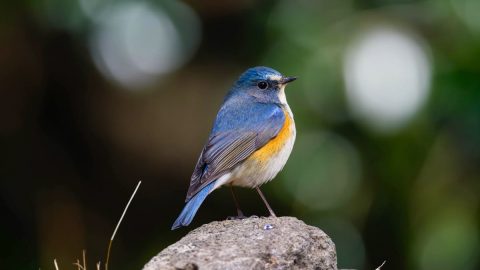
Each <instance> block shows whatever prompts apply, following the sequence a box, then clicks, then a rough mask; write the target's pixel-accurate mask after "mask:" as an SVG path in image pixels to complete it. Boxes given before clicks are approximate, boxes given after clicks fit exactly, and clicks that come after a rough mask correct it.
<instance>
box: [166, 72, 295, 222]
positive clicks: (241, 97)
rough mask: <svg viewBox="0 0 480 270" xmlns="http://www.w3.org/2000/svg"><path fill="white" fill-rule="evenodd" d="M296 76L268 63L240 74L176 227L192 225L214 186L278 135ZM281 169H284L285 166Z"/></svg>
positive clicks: (213, 129) (197, 166) (216, 121)
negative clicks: (288, 87) (288, 89)
mask: <svg viewBox="0 0 480 270" xmlns="http://www.w3.org/2000/svg"><path fill="white" fill-rule="evenodd" d="M293 80H295V78H294V77H284V76H282V75H281V74H280V73H279V72H278V71H275V70H273V69H271V68H268V67H255V68H250V69H248V70H247V71H245V72H244V73H243V74H242V75H240V77H239V79H238V80H237V81H236V82H235V83H234V84H233V86H232V88H231V89H230V91H229V92H228V94H227V95H226V97H225V100H224V102H223V104H222V107H221V108H220V111H219V112H218V114H217V117H216V119H215V122H214V125H213V127H212V130H211V133H210V136H209V137H208V141H207V143H206V144H205V146H204V148H203V151H202V153H201V154H200V157H199V159H198V162H197V165H196V167H195V170H194V172H193V175H192V178H191V180H190V187H189V189H188V192H187V198H186V202H187V204H186V206H185V207H184V209H183V211H182V213H181V214H180V216H179V217H178V218H177V220H176V221H175V223H174V224H173V226H172V229H176V228H178V227H181V226H187V225H188V224H190V222H191V221H192V219H193V217H194V216H195V214H196V212H197V210H198V208H199V207H200V205H201V204H202V202H203V201H204V200H205V198H206V197H207V195H208V194H209V193H210V192H211V191H212V189H213V188H217V187H218V186H221V185H223V184H226V183H227V181H228V180H229V179H227V178H224V179H223V180H219V179H220V178H222V176H226V177H229V176H228V174H229V173H231V172H232V171H233V170H234V169H235V168H237V167H239V166H241V165H242V163H244V161H245V160H246V159H247V158H248V157H249V156H250V155H251V154H252V153H254V152H255V151H257V150H259V149H261V148H262V147H263V146H264V145H266V144H267V143H268V142H269V141H270V140H272V139H273V138H275V137H276V136H277V134H278V132H279V131H280V130H281V129H282V127H283V125H284V123H285V119H286V116H285V111H290V109H289V108H288V104H286V100H285V94H284V92H283V90H284V88H285V85H286V84H287V83H289V82H291V81H293ZM281 97H282V98H281ZM289 151H290V150H289ZM288 155H289V152H288ZM284 162H286V160H285V161H284ZM278 167H279V169H278V170H280V169H281V167H283V165H281V166H278ZM275 174H276V172H275ZM272 175H274V174H272ZM270 179H271V178H270ZM270 179H267V180H270ZM217 182H218V183H217ZM215 184H218V185H217V186H215Z"/></svg>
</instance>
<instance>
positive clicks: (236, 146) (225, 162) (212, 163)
mask: <svg viewBox="0 0 480 270" xmlns="http://www.w3.org/2000/svg"><path fill="white" fill-rule="evenodd" d="M250 106H251V105H250ZM242 109H243V110H241V111H244V112H247V113H246V114H247V115H246V116H245V115H241V116H238V115H235V114H233V115H232V114H230V115H229V116H230V117H219V116H221V115H222V113H223V114H225V113H228V111H227V112H225V111H223V112H222V111H220V112H219V116H217V119H216V123H215V126H222V125H223V126H227V127H228V128H224V129H221V128H218V130H215V127H214V130H213V131H212V134H211V135H210V137H209V139H208V142H207V144H206V145H205V147H204V148H203V151H202V153H201V154H200V157H199V159H198V162H197V165H196V166H195V170H194V172H193V174H192V178H191V180H190V187H189V189H188V192H187V198H186V201H188V200H190V198H191V197H192V196H194V195H195V194H196V193H197V192H198V191H200V190H201V189H202V188H203V187H205V186H206V185H208V184H209V183H211V182H212V181H215V180H216V179H218V178H220V177H221V176H222V175H224V174H226V173H228V172H229V171H230V170H232V169H233V168H234V167H236V166H237V165H238V164H240V163H241V162H243V161H244V160H245V159H246V158H248V157H249V156H250V155H251V154H252V153H253V152H255V151H256V150H257V149H259V148H261V147H262V146H263V145H265V144H266V143H267V142H268V141H269V140H271V139H273V138H274V137H275V136H276V135H277V134H278V132H279V131H280V129H281V128H282V127H283V124H284V122H285V115H284V113H283V110H282V109H281V108H280V107H279V106H277V105H275V104H257V106H255V107H253V108H242ZM235 111H238V108H237V110H235ZM219 121H223V122H225V121H230V123H219Z"/></svg>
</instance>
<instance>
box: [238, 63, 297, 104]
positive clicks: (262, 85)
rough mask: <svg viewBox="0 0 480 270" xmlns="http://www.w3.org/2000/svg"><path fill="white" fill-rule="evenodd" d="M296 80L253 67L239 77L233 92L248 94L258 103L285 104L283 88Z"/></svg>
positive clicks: (262, 68) (271, 70) (264, 68)
mask: <svg viewBox="0 0 480 270" xmlns="http://www.w3.org/2000/svg"><path fill="white" fill-rule="evenodd" d="M296 79H297V78H296V77H286V76H283V75H282V74H280V72H278V71H276V70H274V69H272V68H269V67H253V68H249V69H247V71H245V72H244V73H243V74H242V75H240V78H239V79H238V80H237V81H236V82H235V85H234V88H233V91H234V92H236V93H242V94H248V95H249V96H252V97H254V98H255V99H256V100H258V101H260V102H266V103H279V104H286V103H287V100H286V97H285V86H286V85H287V84H288V83H289V82H292V81H294V80H296Z"/></svg>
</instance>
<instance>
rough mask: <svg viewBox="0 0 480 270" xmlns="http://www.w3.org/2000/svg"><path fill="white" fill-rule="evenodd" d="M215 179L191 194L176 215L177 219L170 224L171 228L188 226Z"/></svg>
mask: <svg viewBox="0 0 480 270" xmlns="http://www.w3.org/2000/svg"><path fill="white" fill-rule="evenodd" d="M215 182H216V181H213V182H212V183H210V184H208V185H206V186H205V187H204V188H203V189H202V190H200V191H199V192H198V193H197V194H195V196H193V197H192V198H191V199H190V201H188V202H187V205H185V207H184V208H183V210H182V213H180V215H179V216H178V218H177V220H175V222H174V223H173V225H172V230H175V229H178V228H180V227H182V226H188V225H189V224H190V222H192V219H193V217H194V216H195V214H196V213H197V210H198V208H199V207H200V205H202V203H203V201H204V200H205V198H206V197H207V195H208V193H210V190H211V189H212V188H213V186H214V185H215Z"/></svg>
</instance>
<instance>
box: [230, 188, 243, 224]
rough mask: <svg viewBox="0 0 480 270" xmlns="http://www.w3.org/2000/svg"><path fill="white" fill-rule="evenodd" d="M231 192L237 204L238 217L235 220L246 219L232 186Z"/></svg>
mask: <svg viewBox="0 0 480 270" xmlns="http://www.w3.org/2000/svg"><path fill="white" fill-rule="evenodd" d="M230 192H231V193H232V197H233V202H234V203H235V207H236V208H237V216H236V217H234V218H233V219H244V218H245V215H244V214H243V212H242V210H240V204H239V203H238V200H237V196H236V195H235V192H234V191H233V186H232V185H230Z"/></svg>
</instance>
